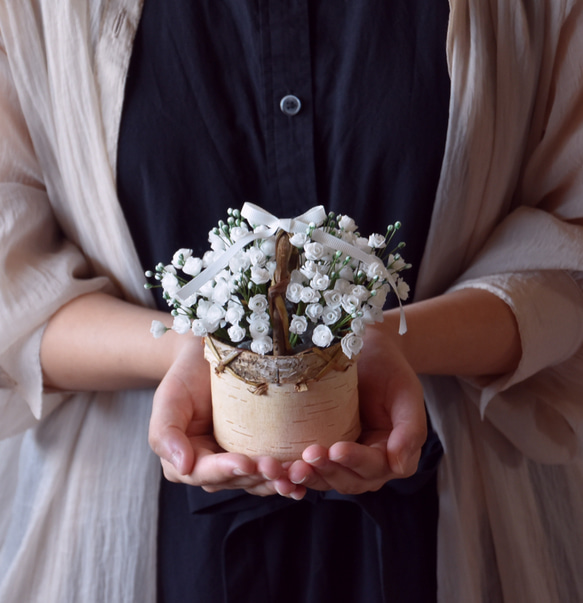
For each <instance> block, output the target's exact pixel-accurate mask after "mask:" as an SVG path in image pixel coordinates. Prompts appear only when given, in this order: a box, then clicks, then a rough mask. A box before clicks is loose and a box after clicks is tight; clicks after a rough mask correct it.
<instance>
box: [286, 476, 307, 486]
mask: <svg viewBox="0 0 583 603" xmlns="http://www.w3.org/2000/svg"><path fill="white" fill-rule="evenodd" d="M305 481H306V476H305V475H304V477H302V479H300V480H295V479H290V482H291V483H292V484H295V485H296V486H299V485H300V484H303V483H304V482H305Z"/></svg>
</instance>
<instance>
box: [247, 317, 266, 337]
mask: <svg viewBox="0 0 583 603" xmlns="http://www.w3.org/2000/svg"><path fill="white" fill-rule="evenodd" d="M269 331H270V326H269V322H268V321H266V320H253V321H251V322H250V323H249V333H250V335H251V337H252V338H253V339H258V338H260V337H265V336H266V335H268V334H269Z"/></svg>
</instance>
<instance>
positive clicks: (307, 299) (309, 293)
mask: <svg viewBox="0 0 583 603" xmlns="http://www.w3.org/2000/svg"><path fill="white" fill-rule="evenodd" d="M300 300H301V301H303V302H304V303H305V304H315V303H316V302H318V301H320V294H319V293H318V291H314V289H312V288H311V287H304V288H303V289H302V292H301V293H300Z"/></svg>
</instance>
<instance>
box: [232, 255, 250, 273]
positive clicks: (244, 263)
mask: <svg viewBox="0 0 583 603" xmlns="http://www.w3.org/2000/svg"><path fill="white" fill-rule="evenodd" d="M250 266H251V260H250V259H249V256H248V255H247V254H246V253H245V252H244V251H239V253H236V254H235V256H234V257H232V258H231V259H230V261H229V268H230V270H231V272H232V273H233V274H237V273H239V272H245V271H246V270H248V269H249V268H250Z"/></svg>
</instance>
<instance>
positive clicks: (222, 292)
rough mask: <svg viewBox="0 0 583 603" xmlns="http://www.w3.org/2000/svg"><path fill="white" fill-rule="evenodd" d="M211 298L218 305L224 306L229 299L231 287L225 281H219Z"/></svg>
mask: <svg viewBox="0 0 583 603" xmlns="http://www.w3.org/2000/svg"><path fill="white" fill-rule="evenodd" d="M211 299H212V300H213V301H214V302H215V304H218V305H219V306H224V305H225V304H226V303H227V302H228V301H229V299H231V287H230V285H229V283H228V282H226V281H222V280H221V281H219V282H218V283H217V284H216V285H215V287H214V289H213V293H212V296H211Z"/></svg>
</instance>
